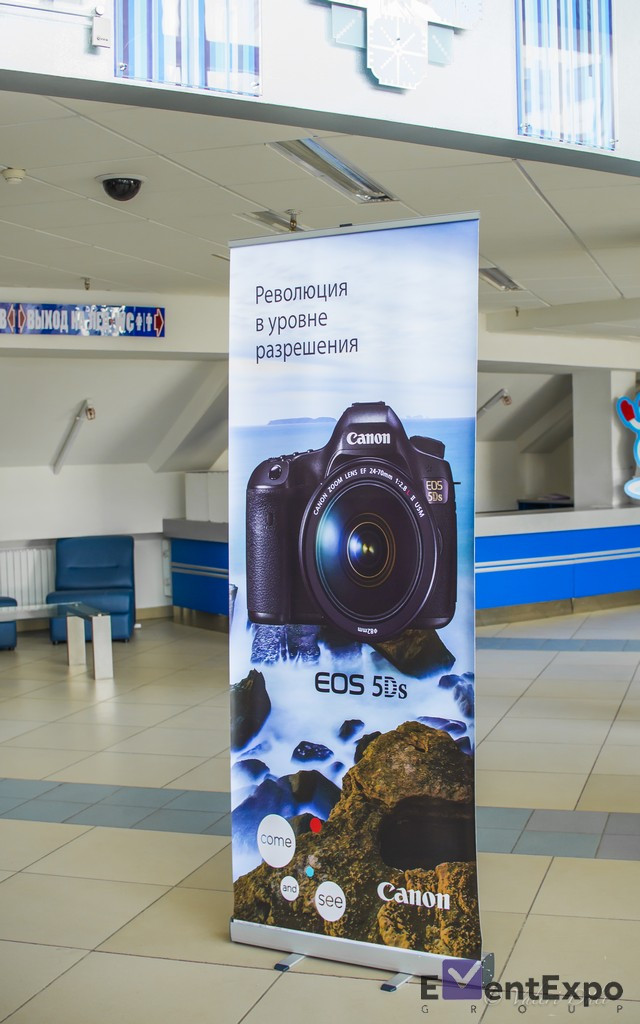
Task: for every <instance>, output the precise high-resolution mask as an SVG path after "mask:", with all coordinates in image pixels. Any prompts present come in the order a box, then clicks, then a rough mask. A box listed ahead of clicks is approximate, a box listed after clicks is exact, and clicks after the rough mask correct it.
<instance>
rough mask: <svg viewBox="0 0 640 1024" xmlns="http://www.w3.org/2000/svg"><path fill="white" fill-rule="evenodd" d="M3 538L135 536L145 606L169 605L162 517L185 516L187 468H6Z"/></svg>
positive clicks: (1, 481)
mask: <svg viewBox="0 0 640 1024" xmlns="http://www.w3.org/2000/svg"><path fill="white" fill-rule="evenodd" d="M0 494H1V495H2V500H1V501H0V541H2V546H3V547H7V546H9V545H13V544H15V546H16V547H21V546H23V545H24V544H27V543H29V542H32V541H43V540H44V541H50V540H55V539H56V538H58V537H76V536H89V535H92V534H106V533H126V534H133V535H134V537H135V570H136V602H137V606H138V608H139V609H143V608H157V607H160V606H162V605H166V604H169V603H170V601H169V599H168V598H167V597H165V595H164V590H163V580H162V541H161V533H162V520H163V519H177V518H180V517H182V516H183V515H184V474H183V473H154V472H153V471H152V470H150V469H149V467H148V466H145V465H118V466H64V467H63V469H62V471H61V472H60V474H59V475H58V476H54V474H53V473H52V472H51V470H50V469H49V468H48V467H44V466H36V467H23V468H8V469H7V468H4V469H3V468H0Z"/></svg>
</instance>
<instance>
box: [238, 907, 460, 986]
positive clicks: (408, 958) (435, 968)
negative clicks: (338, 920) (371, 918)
mask: <svg viewBox="0 0 640 1024" xmlns="http://www.w3.org/2000/svg"><path fill="white" fill-rule="evenodd" d="M229 934H230V936H231V940H232V942H242V943H245V944H246V945H249V946H262V947H263V948H264V949H275V950H277V951H278V952H282V953H298V954H301V955H304V956H317V957H321V958H322V959H323V960H337V961H338V962H340V963H346V964H357V965H358V966H359V967H375V968H379V969H381V970H384V971H390V972H392V973H398V974H413V975H418V976H420V975H427V974H428V975H430V976H431V977H434V978H440V979H442V961H443V960H444V959H451V958H450V957H449V958H445V957H442V956H437V955H436V954H435V953H420V952H417V951H416V950H413V949H400V948H399V947H397V946H377V945H374V943H372V942H355V941H354V940H353V939H341V938H337V937H336V936H333V935H317V934H315V933H313V932H298V931H293V930H291V929H289V928H276V927H274V926H273V925H269V924H255V923H254V922H251V921H239V920H238V919H237V918H231V923H230V926H229Z"/></svg>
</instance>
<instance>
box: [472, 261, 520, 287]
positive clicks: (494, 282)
mask: <svg viewBox="0 0 640 1024" xmlns="http://www.w3.org/2000/svg"><path fill="white" fill-rule="evenodd" d="M478 276H479V277H480V280H481V281H484V282H485V284H490V285H491V287H492V288H497V289H498V291H499V292H521V291H522V290H523V289H522V287H521V286H520V285H519V284H516V282H515V281H514V280H513V279H512V278H511V277H509V275H508V274H505V272H504V270H500V267H480V270H479V271H478Z"/></svg>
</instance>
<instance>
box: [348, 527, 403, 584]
mask: <svg viewBox="0 0 640 1024" xmlns="http://www.w3.org/2000/svg"><path fill="white" fill-rule="evenodd" d="M347 558H348V559H349V565H350V567H351V569H352V570H353V572H354V573H355V575H356V576H357V577H359V578H360V580H361V581H362V584H363V586H374V587H375V586H379V585H380V584H381V583H382V582H384V580H386V579H387V577H388V575H389V573H390V572H391V570H392V568H393V562H394V560H395V541H394V539H393V533H392V532H391V530H390V528H389V526H388V524H387V523H385V522H383V521H382V520H379V519H378V517H377V516H374V515H371V516H370V517H369V520H368V521H367V520H365V521H364V522H362V523H358V525H357V526H354V528H353V529H352V531H351V534H350V536H349V539H348V541H347Z"/></svg>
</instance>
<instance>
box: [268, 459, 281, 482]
mask: <svg viewBox="0 0 640 1024" xmlns="http://www.w3.org/2000/svg"><path fill="white" fill-rule="evenodd" d="M281 476H282V466H281V465H280V464H279V463H277V462H276V463H274V465H273V466H271V468H270V469H269V479H270V480H279V479H280V477H281Z"/></svg>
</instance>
